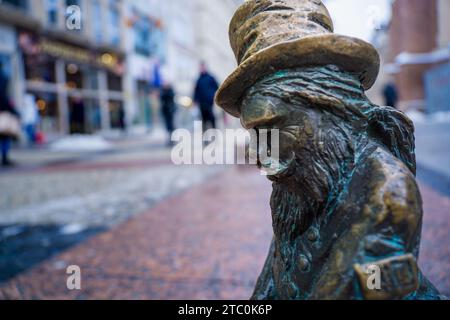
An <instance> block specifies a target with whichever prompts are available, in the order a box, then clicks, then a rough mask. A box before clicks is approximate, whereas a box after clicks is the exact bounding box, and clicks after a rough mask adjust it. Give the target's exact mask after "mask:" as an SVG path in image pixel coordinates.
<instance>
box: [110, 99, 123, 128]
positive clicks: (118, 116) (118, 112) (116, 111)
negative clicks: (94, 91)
mask: <svg viewBox="0 0 450 320" xmlns="http://www.w3.org/2000/svg"><path fill="white" fill-rule="evenodd" d="M109 113H110V118H111V128H112V129H122V130H123V129H125V111H124V108H123V102H122V101H109Z"/></svg>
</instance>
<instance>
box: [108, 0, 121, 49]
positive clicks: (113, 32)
mask: <svg viewBox="0 0 450 320" xmlns="http://www.w3.org/2000/svg"><path fill="white" fill-rule="evenodd" d="M108 12H109V14H108V15H109V28H110V41H111V44H113V45H115V46H119V45H120V32H121V28H120V12H119V8H118V7H117V3H116V0H110V1H109V7H108Z"/></svg>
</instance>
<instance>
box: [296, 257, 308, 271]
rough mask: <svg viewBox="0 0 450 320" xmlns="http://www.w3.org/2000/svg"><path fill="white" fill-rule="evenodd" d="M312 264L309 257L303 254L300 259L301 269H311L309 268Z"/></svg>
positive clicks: (299, 265)
mask: <svg viewBox="0 0 450 320" xmlns="http://www.w3.org/2000/svg"><path fill="white" fill-rule="evenodd" d="M310 266H311V263H310V262H309V260H308V258H307V257H306V256H305V255H301V256H300V259H299V261H298V267H299V268H300V270H301V271H304V272H306V271H309V268H310Z"/></svg>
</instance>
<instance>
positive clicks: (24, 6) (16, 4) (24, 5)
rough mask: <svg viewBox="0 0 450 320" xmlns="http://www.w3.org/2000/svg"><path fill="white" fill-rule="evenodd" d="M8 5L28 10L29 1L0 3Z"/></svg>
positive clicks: (14, 0)
mask: <svg viewBox="0 0 450 320" xmlns="http://www.w3.org/2000/svg"><path fill="white" fill-rule="evenodd" d="M3 3H5V4H7V5H10V6H13V7H16V8H18V9H22V10H26V9H27V8H28V1H27V0H2V1H0V4H3Z"/></svg>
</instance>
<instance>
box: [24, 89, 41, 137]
mask: <svg viewBox="0 0 450 320" xmlns="http://www.w3.org/2000/svg"><path fill="white" fill-rule="evenodd" d="M21 116H22V123H23V126H24V129H25V133H26V134H27V138H28V143H29V144H30V146H31V145H34V144H35V143H36V142H37V138H36V130H37V125H38V122H39V110H38V107H37V103H36V97H35V96H34V95H32V94H27V95H25V97H24V104H23V107H22V114H21Z"/></svg>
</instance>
